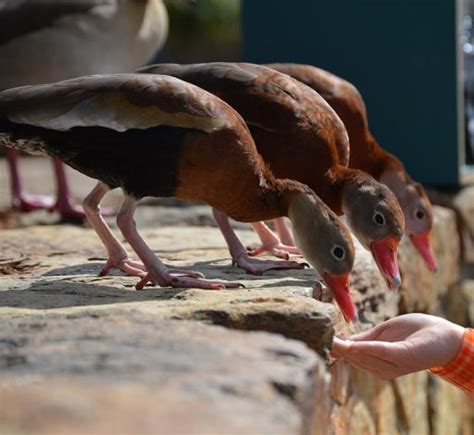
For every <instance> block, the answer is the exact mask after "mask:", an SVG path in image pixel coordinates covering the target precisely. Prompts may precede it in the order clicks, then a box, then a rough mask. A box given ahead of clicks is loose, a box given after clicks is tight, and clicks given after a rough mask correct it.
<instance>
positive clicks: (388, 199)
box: [342, 171, 405, 290]
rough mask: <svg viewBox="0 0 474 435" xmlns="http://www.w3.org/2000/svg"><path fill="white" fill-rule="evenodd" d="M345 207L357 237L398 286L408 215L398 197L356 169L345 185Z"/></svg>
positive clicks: (390, 283) (390, 281) (394, 286)
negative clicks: (399, 266)
mask: <svg viewBox="0 0 474 435" xmlns="http://www.w3.org/2000/svg"><path fill="white" fill-rule="evenodd" d="M342 209H343V212H344V214H345V215H346V218H347V222H348V224H349V226H350V228H351V229H352V231H353V232H354V234H355V235H356V237H357V238H358V239H359V241H360V242H361V243H362V245H363V246H364V247H365V248H366V249H368V250H370V251H371V252H372V255H373V257H374V259H375V261H376V263H377V266H378V268H379V270H380V272H381V273H382V276H383V277H384V279H385V281H386V283H387V285H388V287H389V288H390V289H392V290H396V289H398V287H400V284H401V278H400V271H399V268H398V260H397V249H398V245H399V244H400V240H401V238H402V236H403V231H404V228H405V218H404V216H403V212H402V210H401V208H400V204H399V203H398V200H397V198H396V196H395V195H394V194H393V192H392V191H390V189H389V188H388V187H387V186H385V185H383V184H381V183H379V182H377V181H376V180H375V179H373V178H372V177H371V176H369V175H368V174H366V173H364V172H362V171H354V174H353V176H352V177H350V178H349V179H348V180H347V181H346V182H345V184H344V187H343V198H342Z"/></svg>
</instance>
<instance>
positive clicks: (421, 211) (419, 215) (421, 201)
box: [397, 183, 433, 234]
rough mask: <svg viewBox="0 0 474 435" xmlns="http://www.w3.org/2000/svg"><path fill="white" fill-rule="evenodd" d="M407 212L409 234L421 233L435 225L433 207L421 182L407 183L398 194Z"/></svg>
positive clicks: (405, 212)
mask: <svg viewBox="0 0 474 435" xmlns="http://www.w3.org/2000/svg"><path fill="white" fill-rule="evenodd" d="M397 197H398V199H399V201H400V205H401V207H402V209H403V212H404V214H405V222H406V228H405V232H406V233H407V234H421V233H425V232H427V231H430V230H431V228H432V226H433V209H432V207H431V203H430V200H429V199H428V196H427V195H426V192H425V190H424V188H423V186H422V185H421V184H418V183H411V184H407V185H406V186H405V188H404V189H403V190H399V191H398V195H397Z"/></svg>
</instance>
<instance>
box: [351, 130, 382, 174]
mask: <svg viewBox="0 0 474 435" xmlns="http://www.w3.org/2000/svg"><path fill="white" fill-rule="evenodd" d="M349 136H350V141H351V154H350V162H349V166H350V167H351V168H355V169H360V170H361V171H364V172H367V173H369V174H370V175H372V176H373V177H374V178H375V179H379V177H380V174H381V173H382V172H383V170H384V168H385V167H386V165H387V159H388V160H390V157H389V156H391V155H390V154H389V153H387V152H386V151H385V150H383V149H382V147H381V146H380V145H379V144H378V142H377V141H376V140H375V138H374V137H373V136H372V134H371V133H370V132H369V131H364V132H363V133H360V134H356V133H352V134H349Z"/></svg>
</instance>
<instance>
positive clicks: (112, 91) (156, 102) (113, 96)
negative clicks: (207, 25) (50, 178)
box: [0, 74, 244, 131]
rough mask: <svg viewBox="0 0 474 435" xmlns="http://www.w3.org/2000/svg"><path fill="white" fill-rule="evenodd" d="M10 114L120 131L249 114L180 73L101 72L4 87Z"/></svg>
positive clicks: (202, 125)
mask: <svg viewBox="0 0 474 435" xmlns="http://www.w3.org/2000/svg"><path fill="white" fill-rule="evenodd" d="M0 114H3V116H5V117H6V118H7V119H8V120H10V121H13V122H17V123H22V124H29V125H33V126H37V127H44V128H49V129H53V130H60V131H64V130H69V129H71V128H73V127H76V126H100V127H107V128H111V129H114V130H117V131H125V130H127V129H130V128H148V127H153V126H158V125H169V126H176V127H188V128H196V129H199V130H203V131H212V130H215V129H220V128H224V127H225V126H226V125H229V123H231V122H235V123H241V124H244V122H243V120H242V119H241V118H240V117H239V116H238V115H237V114H236V113H235V111H233V110H232V109H231V108H230V107H229V106H228V105H227V104H226V103H224V102H223V101H221V100H220V99H218V98H216V97H215V96H214V95H212V94H209V93H207V92H206V91H204V90H202V89H200V88H198V87H196V86H194V85H191V84H189V83H185V82H183V81H181V80H179V79H176V78H173V77H167V76H158V75H156V76H155V75H153V76H151V75H149V76H147V75H140V74H117V75H98V76H89V77H82V78H77V79H72V80H66V81H63V82H58V83H54V84H47V85H38V86H25V87H21V88H15V89H10V90H6V91H3V92H1V93H0Z"/></svg>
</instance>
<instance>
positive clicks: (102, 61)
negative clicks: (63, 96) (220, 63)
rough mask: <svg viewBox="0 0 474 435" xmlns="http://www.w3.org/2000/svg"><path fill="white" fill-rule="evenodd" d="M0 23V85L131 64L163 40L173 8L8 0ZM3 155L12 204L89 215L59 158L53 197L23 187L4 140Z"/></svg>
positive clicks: (125, 68) (153, 3) (126, 68)
mask: <svg viewBox="0 0 474 435" xmlns="http://www.w3.org/2000/svg"><path fill="white" fill-rule="evenodd" d="M0 29H1V31H0V58H1V59H2V66H1V68H0V89H8V88H14V87H18V86H24V85H30V84H38V83H49V82H55V81H59V80H65V79H68V78H73V77H77V76H83V75H87V74H99V73H119V72H132V71H133V70H134V69H136V68H138V67H139V66H141V65H144V64H145V63H146V62H147V61H149V60H150V59H151V57H152V55H153V54H154V53H155V52H156V51H157V50H158V49H159V48H160V47H161V46H162V45H163V44H164V42H165V40H166V36H167V32H168V15H167V11H166V7H165V6H164V4H163V2H162V0H124V1H122V0H81V1H77V0H75V1H64V0H48V1H18V0H3V1H2V2H0ZM6 158H7V163H8V168H9V172H10V179H11V194H12V206H13V207H14V208H15V209H19V210H21V211H25V212H29V211H32V210H35V209H41V208H45V209H48V210H53V209H57V210H58V211H59V213H60V214H61V216H62V218H63V219H66V220H81V219H82V218H83V217H84V212H83V210H82V209H81V207H79V206H78V205H76V203H75V201H74V199H73V196H72V194H71V191H70V188H69V185H68V182H67V178H66V173H65V168H64V166H63V164H62V163H61V162H60V161H59V160H57V159H55V160H53V172H54V175H55V179H56V198H55V199H54V198H52V197H48V196H35V195H30V194H28V193H26V191H25V188H24V186H23V182H22V179H21V176H20V171H19V158H18V154H17V152H16V151H15V150H13V149H11V148H7V150H6Z"/></svg>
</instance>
